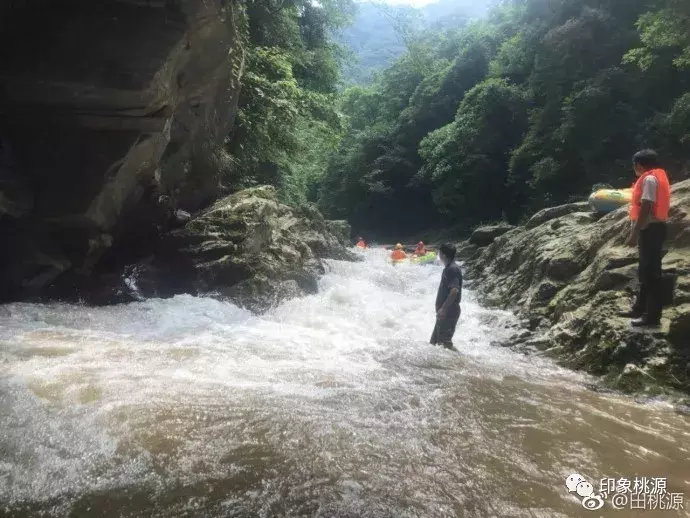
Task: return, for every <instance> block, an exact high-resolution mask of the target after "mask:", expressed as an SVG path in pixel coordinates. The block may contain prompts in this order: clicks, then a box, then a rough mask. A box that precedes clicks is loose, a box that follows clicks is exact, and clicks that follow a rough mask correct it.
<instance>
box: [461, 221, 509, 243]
mask: <svg viewBox="0 0 690 518" xmlns="http://www.w3.org/2000/svg"><path fill="white" fill-rule="evenodd" d="M514 228H515V227H514V226H513V225H509V224H507V223H499V224H497V225H486V226H482V227H477V228H476V229H475V230H474V231H473V232H472V235H471V236H470V244H473V245H476V246H488V245H490V244H491V243H493V242H494V240H495V239H496V238H497V237H499V236H502V235H503V234H505V233H506V232H508V231H510V230H513V229H514Z"/></svg>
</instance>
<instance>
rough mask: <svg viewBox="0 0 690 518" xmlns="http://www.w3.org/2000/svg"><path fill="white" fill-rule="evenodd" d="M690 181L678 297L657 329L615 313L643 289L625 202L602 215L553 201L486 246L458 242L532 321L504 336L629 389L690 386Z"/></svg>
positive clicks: (680, 230)
mask: <svg viewBox="0 0 690 518" xmlns="http://www.w3.org/2000/svg"><path fill="white" fill-rule="evenodd" d="M689 214H690V181H685V182H681V183H678V184H676V185H674V187H673V206H672V209H671V215H670V220H669V223H668V227H669V232H668V239H667V242H666V248H667V249H668V253H667V255H666V256H665V258H664V263H663V264H664V270H665V273H666V275H669V276H672V277H673V278H674V279H675V282H676V288H675V298H674V301H673V303H672V304H671V305H670V306H669V307H667V308H666V310H665V314H664V320H663V325H662V327H661V329H659V330H656V331H640V330H635V329H633V328H631V327H630V325H629V320H628V319H624V318H620V317H618V316H617V313H619V312H620V311H625V310H627V309H629V308H630V305H631V301H632V297H633V295H634V292H635V290H636V289H637V281H636V271H637V250H636V249H634V248H629V247H626V246H624V241H625V238H626V237H627V233H628V229H629V226H628V225H629V224H628V220H627V209H625V208H623V209H620V210H618V211H615V212H613V213H610V214H608V215H606V216H604V217H598V216H596V215H595V214H593V213H592V212H591V211H590V210H589V209H588V207H587V206H586V204H582V203H576V204H571V205H565V206H561V207H555V208H550V209H545V210H543V211H541V212H539V213H537V214H535V215H534V216H533V217H532V218H531V219H530V220H528V221H527V222H526V224H525V225H523V226H520V227H515V228H510V227H505V228H504V229H502V230H501V231H500V232H497V233H496V235H493V236H491V237H490V239H488V241H487V242H482V243H480V244H482V245H483V246H478V245H477V244H476V240H475V243H472V238H470V240H468V241H465V242H463V243H461V244H459V247H460V249H461V256H462V257H463V258H465V259H466V269H467V274H468V277H469V279H470V280H471V285H472V287H473V289H475V290H476V292H477V293H478V295H479V296H480V298H481V300H482V301H483V302H484V303H486V304H488V305H490V306H493V307H500V308H502V309H510V310H513V311H515V312H516V314H517V315H518V316H519V317H520V318H522V319H523V322H524V325H525V329H524V330H523V331H520V332H518V333H516V334H515V335H514V336H512V337H511V339H510V340H509V341H508V343H507V344H506V345H509V346H513V347H517V348H520V349H523V350H529V351H531V352H534V353H536V354H540V355H547V356H550V357H553V358H555V359H557V360H558V361H559V362H560V363H561V364H562V365H564V366H568V367H570V368H574V369H577V370H584V371H586V372H588V373H590V374H594V375H597V376H599V377H600V378H601V380H602V383H603V385H604V386H607V387H612V388H615V389H617V390H622V391H624V392H629V393H638V394H645V395H650V396H652V395H658V394H665V395H669V396H672V397H675V398H678V399H681V400H682V399H684V398H687V395H688V394H690V217H689Z"/></svg>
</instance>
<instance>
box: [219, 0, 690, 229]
mask: <svg viewBox="0 0 690 518" xmlns="http://www.w3.org/2000/svg"><path fill="white" fill-rule="evenodd" d="M273 2H275V5H274V3H273ZM353 12H354V5H353V4H352V3H351V2H350V0H329V1H322V2H319V3H313V2H308V1H305V0H285V1H283V2H276V1H275V0H270V1H267V0H263V1H254V2H253V3H250V4H248V8H247V16H248V35H249V36H248V39H249V43H248V61H247V62H248V66H247V72H246V74H245V77H244V80H243V90H242V97H241V100H240V107H239V114H238V118H237V124H236V126H235V128H234V129H233V133H232V134H231V135H230V136H229V137H228V140H227V146H226V155H227V156H226V158H227V161H228V165H227V167H226V181H227V183H228V186H229V187H231V188H235V187H241V186H245V185H252V184H256V183H270V184H273V185H276V186H278V187H279V188H280V192H281V195H282V196H283V199H284V200H285V201H287V202H290V203H302V202H305V201H318V204H319V205H320V207H321V208H322V210H323V211H324V212H325V213H326V214H327V215H328V216H329V217H338V218H347V219H348V220H349V221H350V222H351V223H352V225H353V226H354V227H355V229H357V230H358V231H360V230H361V231H369V232H371V233H373V234H375V235H381V236H391V237H392V236H399V235H401V234H403V235H406V234H410V233H412V232H415V231H418V230H422V229H428V228H431V227H434V226H448V227H450V226H457V225H463V224H466V225H468V226H469V225H473V224H476V223H479V222H483V221H489V220H497V219H505V220H508V221H510V222H518V221H520V220H521V219H522V218H524V217H525V216H527V215H528V214H530V213H531V212H533V211H535V210H537V209H539V208H541V207H544V206H546V205H550V204H559V203H565V202H568V201H571V200H574V199H583V198H584V197H586V196H587V195H588V194H589V193H590V191H591V188H592V186H593V185H595V184H602V183H607V184H611V185H613V186H616V187H627V186H629V185H630V183H631V182H632V180H633V177H632V174H631V167H630V157H631V156H632V154H633V153H634V152H635V151H636V150H638V149H639V148H642V147H653V148H656V149H657V150H658V151H659V152H660V153H661V155H662V157H663V158H664V160H665V162H666V164H667V166H668V169H669V171H670V173H671V176H672V179H675V180H678V179H681V178H682V177H684V176H685V175H687V170H688V164H689V161H688V156H689V153H690V4H689V3H688V2H687V1H685V0H503V1H502V2H500V5H498V6H497V7H495V8H494V9H493V10H492V11H491V12H490V14H489V15H488V16H487V17H486V18H485V19H482V20H479V21H473V22H468V21H467V20H466V19H465V18H462V19H461V20H456V21H455V22H453V21H452V20H450V19H449V20H446V23H445V24H444V25H442V26H441V25H439V26H436V27H434V28H433V29H430V30H419V25H413V26H409V27H407V28H405V26H404V24H405V23H406V22H405V17H402V18H401V19H400V20H398V21H399V22H400V24H402V25H401V28H400V30H401V31H402V33H403V34H404V35H405V38H404V43H405V48H406V51H405V52H404V53H403V54H402V55H401V56H400V57H399V58H397V59H396V60H395V61H394V62H393V63H392V64H391V65H390V66H389V67H387V68H385V69H384V70H383V71H381V72H380V73H377V74H376V75H375V78H374V80H373V82H372V83H371V84H369V85H357V86H351V87H349V88H346V89H345V90H342V91H340V86H341V85H342V75H341V74H342V69H343V65H344V63H345V61H346V55H345V52H344V51H343V49H342V48H341V47H339V46H338V44H336V43H334V41H333V36H332V35H333V34H334V31H335V30H336V29H337V28H338V27H344V26H346V24H347V23H348V22H349V21H350V20H352V16H353Z"/></svg>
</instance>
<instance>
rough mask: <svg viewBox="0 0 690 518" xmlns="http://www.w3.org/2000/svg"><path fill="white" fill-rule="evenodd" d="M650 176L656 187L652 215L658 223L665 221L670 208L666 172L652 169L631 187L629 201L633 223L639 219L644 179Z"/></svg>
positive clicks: (669, 192)
mask: <svg viewBox="0 0 690 518" xmlns="http://www.w3.org/2000/svg"><path fill="white" fill-rule="evenodd" d="M650 175H653V176H654V177H655V178H656V181H657V185H658V187H657V191H656V202H654V207H653V210H652V215H653V216H654V218H655V219H657V220H658V221H666V220H667V219H668V210H669V208H670V207H671V185H670V184H669V182H668V176H667V175H666V171H664V170H663V169H652V170H651V171H647V172H646V173H645V174H643V175H642V176H640V177H639V178H638V179H637V181H636V182H635V185H634V186H633V192H632V199H631V200H630V219H631V220H633V221H637V219H638V218H639V217H640V210H641V209H642V191H643V185H644V179H645V178H647V177H648V176H650Z"/></svg>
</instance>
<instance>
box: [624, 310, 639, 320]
mask: <svg viewBox="0 0 690 518" xmlns="http://www.w3.org/2000/svg"><path fill="white" fill-rule="evenodd" d="M642 315H643V313H642V312H641V311H637V310H635V309H631V310H629V311H621V312H620V313H618V316H619V317H623V318H636V319H637V318H642Z"/></svg>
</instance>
